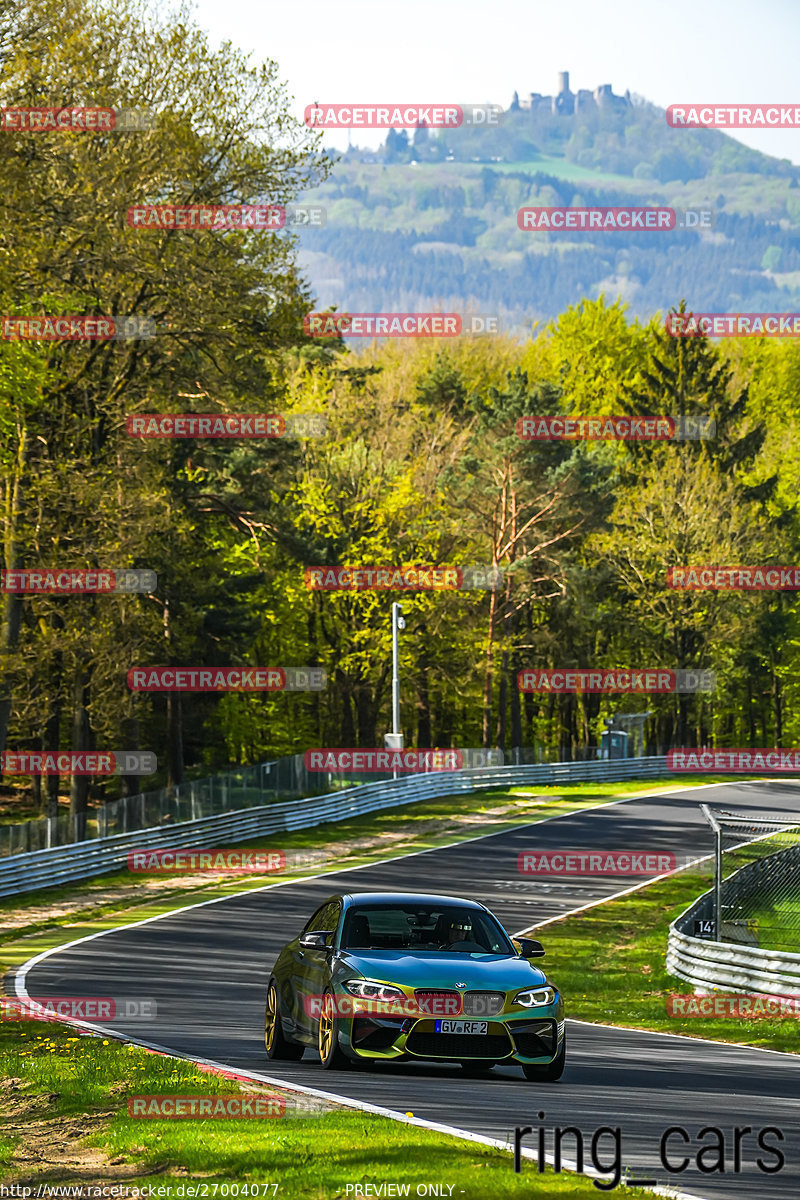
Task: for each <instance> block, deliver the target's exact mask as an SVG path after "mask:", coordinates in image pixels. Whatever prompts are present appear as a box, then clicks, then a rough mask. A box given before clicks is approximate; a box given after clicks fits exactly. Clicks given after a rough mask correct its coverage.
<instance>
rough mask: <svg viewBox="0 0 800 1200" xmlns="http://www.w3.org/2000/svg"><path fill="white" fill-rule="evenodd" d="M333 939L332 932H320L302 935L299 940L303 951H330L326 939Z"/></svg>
mask: <svg viewBox="0 0 800 1200" xmlns="http://www.w3.org/2000/svg"><path fill="white" fill-rule="evenodd" d="M332 937H333V930H332V929H327V930H320V931H318V932H316V933H304V934H303V935H302V937H301V938H300V946H301V947H302V949H303V950H330V949H331V946H329V945H328V938H332Z"/></svg>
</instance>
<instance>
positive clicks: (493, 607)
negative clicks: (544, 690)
mask: <svg viewBox="0 0 800 1200" xmlns="http://www.w3.org/2000/svg"><path fill="white" fill-rule="evenodd" d="M495 566H496V564H495V563H492V567H493V568H494V567H495ZM496 613H497V592H496V591H495V589H494V588H492V593H491V598H490V600H489V644H488V646H487V647H486V671H485V673H484V677H483V735H482V741H483V748H484V750H488V749H489V747H490V746H491V741H492V732H491V726H492V667H493V660H494V622H495V615H496Z"/></svg>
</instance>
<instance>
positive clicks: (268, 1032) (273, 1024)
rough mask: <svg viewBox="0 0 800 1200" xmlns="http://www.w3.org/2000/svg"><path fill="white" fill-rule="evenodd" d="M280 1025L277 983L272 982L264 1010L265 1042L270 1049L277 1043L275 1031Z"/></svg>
mask: <svg viewBox="0 0 800 1200" xmlns="http://www.w3.org/2000/svg"><path fill="white" fill-rule="evenodd" d="M277 1025H278V995H277V992H276V990H275V984H274V983H273V984H270V987H269V991H268V992H267V1007H266V1009H265V1011H264V1042H265V1043H266V1047H267V1049H268V1050H271V1049H272V1047H273V1045H274V1043H275V1031H276V1029H277Z"/></svg>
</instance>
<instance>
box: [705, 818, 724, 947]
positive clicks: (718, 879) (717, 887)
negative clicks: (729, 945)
mask: <svg viewBox="0 0 800 1200" xmlns="http://www.w3.org/2000/svg"><path fill="white" fill-rule="evenodd" d="M700 811H701V813H702V814H703V816H704V817H705V819H706V820H707V821H708V823H709V825H710V826H711V828H712V829H713V830H714V941H715V942H721V941H722V826H721V825H720V823H719V821H717V819H716V817H715V816H714V814H713V813H712V812H711V809H710V808H709V807H708V805H707V804H701V805H700Z"/></svg>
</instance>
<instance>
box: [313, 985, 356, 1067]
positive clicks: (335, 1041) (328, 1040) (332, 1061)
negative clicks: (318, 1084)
mask: <svg viewBox="0 0 800 1200" xmlns="http://www.w3.org/2000/svg"><path fill="white" fill-rule="evenodd" d="M335 1012H336V998H335V996H334V994H333V992H331V991H327V992H325V994H324V995H323V997H322V1011H321V1012H320V1014H319V1035H318V1036H319V1041H318V1045H319V1057H320V1061H321V1063H322V1068H323V1070H325V1071H343V1070H346V1069H347V1068H348V1067H350V1066H351V1065H352V1064H351V1062H350V1059H349V1058H348V1057H347V1055H346V1054H345V1053H344V1051H343V1050H342V1048H341V1046H340V1045H339V1022H338V1020H337V1019H336V1016H335Z"/></svg>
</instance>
